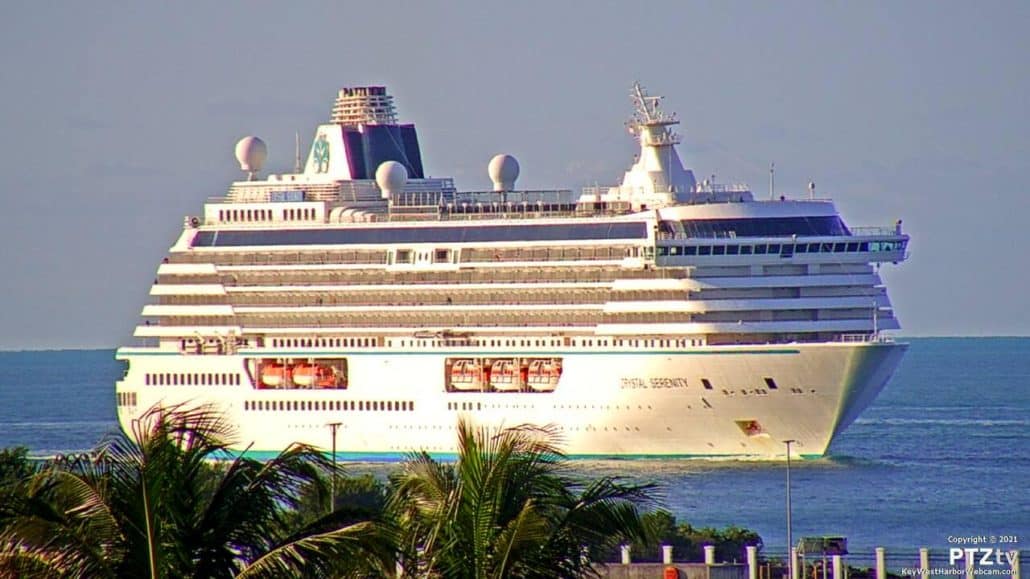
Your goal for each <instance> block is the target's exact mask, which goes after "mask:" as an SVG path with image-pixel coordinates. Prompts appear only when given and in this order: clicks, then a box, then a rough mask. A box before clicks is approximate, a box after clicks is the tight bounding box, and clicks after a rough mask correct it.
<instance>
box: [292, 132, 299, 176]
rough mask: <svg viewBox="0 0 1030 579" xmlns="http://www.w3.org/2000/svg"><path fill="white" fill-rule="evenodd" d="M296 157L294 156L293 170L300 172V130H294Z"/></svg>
mask: <svg viewBox="0 0 1030 579" xmlns="http://www.w3.org/2000/svg"><path fill="white" fill-rule="evenodd" d="M293 139H294V153H293V154H294V157H293V172H294V173H300V132H299V131H294V133H293Z"/></svg>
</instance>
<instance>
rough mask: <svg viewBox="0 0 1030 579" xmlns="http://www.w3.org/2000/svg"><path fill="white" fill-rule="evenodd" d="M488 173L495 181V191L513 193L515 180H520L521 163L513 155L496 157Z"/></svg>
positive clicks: (491, 160) (492, 160) (491, 162)
mask: <svg viewBox="0 0 1030 579" xmlns="http://www.w3.org/2000/svg"><path fill="white" fill-rule="evenodd" d="M487 172H488V173H490V180H491V181H493V184H494V191H512V190H513V189H515V180H516V179H518V178H519V162H518V160H517V159H515V157H512V156H511V155H504V154H502V155H496V156H494V158H493V159H490V165H489V167H488V168H487Z"/></svg>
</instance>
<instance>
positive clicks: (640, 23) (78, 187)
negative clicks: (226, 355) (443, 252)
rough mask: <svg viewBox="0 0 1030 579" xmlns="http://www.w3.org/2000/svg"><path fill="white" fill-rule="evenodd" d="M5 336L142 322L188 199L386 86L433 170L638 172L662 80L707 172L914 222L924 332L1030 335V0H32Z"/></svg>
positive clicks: (905, 275) (15, 154) (122, 327)
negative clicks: (632, 94)
mask: <svg viewBox="0 0 1030 579" xmlns="http://www.w3.org/2000/svg"><path fill="white" fill-rule="evenodd" d="M0 79H2V82H0V87H2V91H0V218H2V219H3V222H4V223H3V225H2V227H0V270H2V271H3V274H2V277H0V279H2V280H3V281H2V282H0V295H2V298H3V300H2V302H0V349H7V350H10V349H36V348H75V347H97V348H105V347H114V346H117V345H119V344H123V343H131V340H130V336H131V334H132V330H133V327H134V326H135V325H136V324H137V323H138V321H139V312H140V309H141V307H142V306H143V305H144V304H145V303H146V302H147V292H148V291H149V286H150V284H151V281H152V278H153V277H154V275H155V272H156V269H157V265H158V263H159V262H160V260H161V258H162V257H163V256H164V255H165V253H166V252H167V250H168V248H169V247H170V246H171V244H172V243H173V241H174V240H175V238H176V237H177V235H178V233H179V232H180V231H181V228H182V220H183V217H184V216H186V215H197V214H200V213H201V212H202V206H203V202H204V200H205V199H206V198H208V197H211V196H218V195H223V194H224V192H225V190H226V188H227V186H228V184H229V182H230V181H232V180H234V179H237V178H239V177H240V175H241V173H240V172H239V167H238V165H237V164H236V163H235V161H234V157H233V146H234V144H235V142H236V141H237V140H238V139H239V138H240V137H242V136H244V135H248V134H253V135H258V136H260V137H261V138H262V139H263V140H265V141H266V142H267V143H268V147H269V160H268V163H267V164H266V167H267V168H268V169H269V170H272V171H284V170H288V169H289V168H290V167H292V165H293V157H294V134H295V132H298V131H299V133H300V135H301V141H302V148H304V149H305V150H306V147H307V146H308V144H309V143H308V142H307V141H309V140H310V138H311V136H312V135H313V132H314V129H315V126H316V125H317V124H318V123H320V122H324V121H325V120H327V119H328V115H329V110H330V106H331V104H332V101H333V99H334V97H335V94H336V91H337V89H338V88H339V87H342V86H357V85H368V84H382V85H386V86H387V87H388V90H389V91H390V93H391V94H393V95H394V97H395V102H396V104H397V110H398V114H399V116H400V118H401V120H402V121H404V122H413V123H415V124H416V126H417V128H418V131H419V140H420V142H421V145H422V157H423V162H424V164H425V168H426V172H427V174H430V175H433V176H453V177H454V178H455V179H456V181H457V185H458V188H459V189H484V188H487V187H488V186H489V180H488V178H487V173H486V165H487V163H488V162H489V160H490V158H491V157H492V156H493V155H494V154H497V153H501V152H504V153H510V154H513V155H515V156H516V157H517V158H518V159H519V162H520V165H521V168H522V172H521V177H520V180H519V185H520V186H521V187H525V188H573V189H576V188H579V187H581V186H583V185H591V184H595V183H600V184H614V183H616V182H617V181H618V180H619V178H620V177H621V174H622V172H623V171H625V170H626V168H628V166H629V164H630V163H631V161H632V157H633V155H634V153H635V152H636V146H635V144H634V142H633V140H632V138H631V137H630V135H629V134H628V133H627V132H626V130H625V127H624V122H625V121H626V120H627V119H628V118H629V116H630V113H631V109H630V103H629V99H628V94H629V89H630V87H631V86H632V84H633V82H634V81H640V82H641V83H642V84H643V85H644V86H645V87H646V88H647V89H648V90H649V91H650V92H651V93H653V94H661V95H664V96H665V97H666V98H665V101H664V105H663V106H664V108H665V109H666V110H668V111H675V112H676V113H677V114H678V116H679V118H680V119H681V121H682V123H681V125H680V126H679V127H678V132H679V133H680V134H681V135H682V136H683V144H682V145H681V146H680V149H679V150H680V156H681V158H682V159H683V162H684V164H685V165H686V166H687V167H689V168H692V169H693V170H694V171H695V173H696V174H697V175H699V176H706V175H713V174H714V175H716V179H717V180H718V181H720V182H746V183H748V184H750V185H751V187H752V189H753V190H754V191H755V192H756V194H757V195H758V196H760V197H761V196H763V195H765V194H767V192H768V167H769V164H770V163H771V162H775V164H776V185H777V194H780V193H784V194H787V195H791V196H793V195H797V196H804V195H806V190H805V187H806V184H807V183H808V181H809V180H811V181H814V182H815V183H816V184H817V194H818V196H830V197H832V198H833V199H834V201H835V202H836V204H837V207H838V209H839V210H840V211H841V213H842V214H843V216H844V218H845V220H846V222H847V223H848V224H849V225H852V226H864V225H882V226H887V225H890V224H893V223H894V221H895V220H896V219H903V220H904V228H905V231H906V232H907V233H909V234H910V235H911V236H912V241H911V242H910V246H909V249H910V253H911V256H910V259H909V260H908V261H907V262H905V263H902V264H900V265H898V266H893V265H888V266H886V267H884V268H883V269H882V270H881V274H882V275H883V276H884V278H885V280H886V282H887V285H888V289H889V293H890V296H891V299H892V301H893V303H894V306H895V309H896V312H897V315H898V317H899V319H900V321H901V324H902V327H903V331H902V335H906V336H925V335H962V336H969V335H1030V307H1028V306H1030V300H1028V298H1027V292H1028V288H1030V273H1028V269H1030V258H1028V257H1027V255H1028V252H1027V246H1028V245H1030V244H1028V241H1030V232H1028V231H1030V229H1028V228H1027V227H1026V226H1025V221H1026V219H1027V215H1026V213H1027V211H1026V210H1027V209H1028V208H1030V203H1028V202H1027V201H1026V198H1027V196H1028V192H1027V190H1026V189H1027V187H1026V183H1027V179H1026V176H1025V175H1024V174H1023V172H1024V171H1025V170H1027V167H1028V162H1027V156H1028V153H1030V111H1028V109H1030V107H1028V104H1030V97H1028V95H1030V3H1027V2H1002V1H988V2H968V1H963V2H947V1H941V2H937V1H934V2H924V1H905V2H901V1H898V2H873V1H870V2H814V1H813V2H792V1H784V2H711V1H704V2H683V1H668V2H666V1H650V2H587V1H582V2H572V1H570V2H562V1H545V2H540V1H527V2H471V1H469V2H390V1H377V2H324V3H323V2H296V3H292V2H290V3H287V2H278V3H271V2H181V3H179V2H176V3H153V4H151V3H131V2H125V3H109V2H102V1H98V2H9V3H5V4H4V6H3V8H2V9H0Z"/></svg>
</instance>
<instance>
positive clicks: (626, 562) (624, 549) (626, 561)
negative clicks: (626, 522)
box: [622, 545, 632, 565]
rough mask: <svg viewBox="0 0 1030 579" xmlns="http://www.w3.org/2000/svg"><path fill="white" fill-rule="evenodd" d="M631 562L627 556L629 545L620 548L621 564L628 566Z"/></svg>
mask: <svg viewBox="0 0 1030 579" xmlns="http://www.w3.org/2000/svg"><path fill="white" fill-rule="evenodd" d="M631 562H632V561H631V560H630V556H629V545H623V546H622V564H623V565H629V564H630V563H631Z"/></svg>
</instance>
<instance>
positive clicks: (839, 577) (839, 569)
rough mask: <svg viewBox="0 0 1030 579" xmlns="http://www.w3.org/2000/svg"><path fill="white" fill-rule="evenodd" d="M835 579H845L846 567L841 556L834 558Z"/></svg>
mask: <svg viewBox="0 0 1030 579" xmlns="http://www.w3.org/2000/svg"><path fill="white" fill-rule="evenodd" d="M833 579H844V565H843V563H841V556H840V555H834V556H833Z"/></svg>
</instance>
